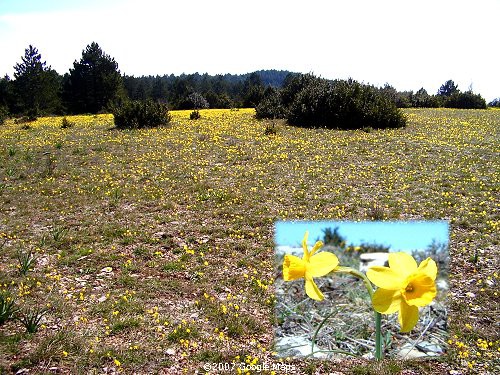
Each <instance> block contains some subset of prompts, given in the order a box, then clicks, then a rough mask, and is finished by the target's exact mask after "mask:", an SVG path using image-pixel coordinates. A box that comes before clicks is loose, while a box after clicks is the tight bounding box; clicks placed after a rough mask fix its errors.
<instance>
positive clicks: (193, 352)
mask: <svg viewBox="0 0 500 375" xmlns="http://www.w3.org/2000/svg"><path fill="white" fill-rule="evenodd" d="M190 112H191V109H188V110H186V111H169V115H171V116H172V121H171V122H170V125H169V126H168V127H157V128H144V129H140V130H133V131H116V130H112V127H113V116H111V115H96V116H94V115H90V116H71V117H69V116H68V119H69V120H70V121H71V122H72V123H73V127H72V128H71V129H70V130H68V129H61V121H62V118H61V117H39V118H38V119H37V120H36V121H34V122H31V123H30V127H31V129H30V130H29V131H21V130H20V129H19V127H20V125H19V124H15V123H14V121H13V120H10V119H9V120H6V121H5V123H4V125H2V126H1V127H0V145H1V147H0V183H1V186H2V188H1V193H0V212H1V214H0V247H1V251H0V285H1V286H0V289H1V290H0V293H1V294H2V295H3V296H4V297H5V298H4V301H6V302H7V303H13V302H12V300H9V301H7V296H11V297H13V298H15V303H13V305H12V308H16V307H19V308H20V309H21V312H20V313H22V312H24V313H25V314H26V313H27V312H29V310H28V308H29V307H30V306H31V308H32V310H31V312H32V314H30V315H29V316H31V317H32V319H28V320H29V321H31V322H32V323H36V324H30V327H35V326H36V328H37V329H36V333H34V334H27V333H26V330H27V327H25V324H23V323H22V322H20V321H19V320H15V319H11V318H9V319H7V320H6V321H5V322H4V324H3V325H1V326H0V346H1V347H2V349H4V348H5V349H4V350H0V368H1V369H2V370H1V371H4V372H6V373H9V372H17V371H18V370H20V369H22V368H27V369H29V371H30V373H41V372H46V371H47V369H48V368H50V367H51V366H57V367H58V369H59V370H58V371H60V372H62V373H92V372H97V373H99V372H102V371H103V368H105V367H107V368H108V369H111V368H114V369H115V371H118V368H119V369H120V370H121V371H123V373H134V372H135V373H155V372H161V371H166V372H170V373H175V374H178V373H183V371H185V372H186V373H194V372H195V371H196V370H198V369H200V368H202V367H203V364H204V363H206V361H208V360H214V361H215V360H223V361H227V362H232V361H236V362H238V363H239V362H245V361H247V360H248V361H249V363H251V362H252V361H255V363H269V364H271V363H276V362H278V360H277V359H276V358H275V357H274V356H273V354H272V353H273V351H274V347H273V338H274V334H273V332H274V330H273V329H274V322H275V321H276V320H280V319H285V318H287V316H285V315H286V314H291V312H290V311H285V313H284V314H283V316H275V308H277V306H276V298H275V295H276V293H277V292H278V286H277V285H275V280H276V279H277V278H278V277H279V274H280V269H277V268H276V264H275V257H274V241H273V224H274V222H275V220H278V219H280V220H367V219H370V218H371V217H381V216H383V219H384V220H437V219H447V220H449V221H450V228H451V230H450V249H449V251H450V253H451V255H452V259H451V264H450V283H449V285H450V296H449V306H450V309H449V312H448V313H449V321H448V328H449V331H450V336H449V339H448V340H449V341H447V345H448V351H447V353H446V354H445V355H444V356H443V357H442V359H441V360H439V361H433V362H429V361H428V360H425V361H409V362H406V361H401V363H399V362H398V365H397V366H395V365H394V362H391V361H387V360H386V361H382V362H381V363H379V364H377V365H376V369H375V370H374V371H378V373H380V374H383V373H391V372H396V373H400V372H402V371H403V372H404V371H406V372H408V371H411V372H414V373H436V374H437V373H439V374H441V373H449V372H450V371H452V370H454V371H458V372H462V373H465V372H466V371H468V369H469V366H473V371H476V372H479V373H481V372H482V373H496V372H497V371H496V369H495V366H497V365H498V363H497V362H495V361H496V358H497V356H498V354H497V353H498V350H499V347H500V340H499V337H498V332H497V329H496V326H495V325H494V324H492V322H493V321H494V319H495V317H496V316H498V315H499V314H500V312H499V311H498V306H496V304H495V303H493V302H494V301H496V299H497V298H498V296H497V293H498V292H497V290H498V282H499V280H498V279H499V275H498V270H497V269H496V264H497V251H496V247H497V246H498V244H499V242H498V239H497V238H496V237H497V236H496V235H495V233H497V232H498V215H497V214H496V212H497V207H496V203H497V202H496V201H497V200H496V199H495V198H496V194H497V181H496V180H495V178H494V177H493V176H495V172H496V170H497V164H498V155H497V153H496V150H497V149H498V147H499V139H500V136H499V134H498V131H499V129H500V112H499V111H496V110H488V111H484V110H454V109H453V110H452V109H443V108H441V109H405V110H404V114H405V115H406V116H407V119H408V120H407V122H408V123H407V126H406V127H404V128H399V129H384V130H374V131H371V132H365V131H363V130H361V129H358V130H347V131H336V130H328V129H308V128H300V127H292V126H289V125H287V124H286V123H285V122H279V131H278V133H277V134H276V135H274V136H269V135H266V134H265V129H266V126H267V125H268V124H269V122H268V120H257V119H256V118H255V111H254V110H251V109H240V110H237V111H236V110H234V111H231V110H213V109H210V110H204V111H203V112H202V113H203V120H202V121H190V120H189V113H190ZM58 141H61V142H62V145H63V146H62V147H61V148H60V149H56V148H55V147H54V145H55V144H56V143H57V142H58ZM48 160H53V161H51V162H50V163H51V165H52V167H50V168H49V169H50V170H51V173H45V170H46V169H47V166H46V165H45V164H46V163H48ZM53 165H56V167H55V168H54V167H53ZM374 202H376V206H375V205H374ZM376 207H380V208H383V211H382V212H377V211H376V210H375V208H376ZM20 248H22V249H31V250H32V252H33V253H34V254H36V256H37V261H36V267H32V268H31V269H30V271H29V272H27V274H26V275H21V273H20V272H18V271H17V265H18V261H17V259H16V254H17V251H18V249H20ZM475 254H477V256H474V255H475ZM471 256H474V259H473V260H474V262H472V261H471ZM342 282H343V283H345V285H344V286H346V285H347V286H349V280H348V279H345V280H344V279H343V280H342ZM332 286H333V285H332ZM321 287H322V288H323V287H324V286H323V285H321ZM327 289H328V288H327ZM328 290H329V293H331V294H332V296H333V295H334V293H335V289H332V288H330V289H328ZM351 292H352V293H351V294H350V295H349V296H348V297H349V298H350V299H351V300H352V301H356V300H357V299H362V298H366V293H363V294H362V293H358V294H357V292H356V290H354V289H352V290H351ZM204 293H206V294H207V297H208V298H207V297H205V295H204ZM212 298H213V299H212ZM195 301H198V304H197V303H196V302H195ZM365 302H366V301H364V302H363V304H364V303H365ZM47 303H49V304H50V306H51V307H50V310H49V311H47V312H45V313H43V317H42V318H40V314H41V311H38V314H35V312H36V308H37V307H38V308H40V309H42V308H46V306H47V305H46V304H47ZM0 306H1V303H0ZM223 306H225V308H226V314H224V307H223ZM236 306H238V307H237V308H236ZM306 307H307V306H305V304H298V305H296V306H295V308H294V310H292V312H293V313H294V314H295V313H299V312H300V313H302V314H303V315H305V316H306V317H307V318H308V319H309V321H310V322H312V323H314V324H316V323H318V321H319V318H318V317H317V316H312V315H310V314H309V313H308V310H307V308H306ZM433 308H434V307H433ZM236 314H238V316H236ZM7 315H9V316H11V315H12V314H10V313H9V314H7V313H6V314H4V316H7ZM16 315H17V314H16ZM471 315H472V316H474V317H475V318H474V319H471V318H470V316H471ZM27 316H28V315H27ZM37 317H38V318H39V319H38V318H37ZM354 318H356V319H359V321H360V322H361V321H362V320H363V319H362V317H361V316H360V317H355V316H354V317H353V319H354ZM332 319H334V318H333V317H332ZM394 319H396V318H395V317H394ZM28 320H26V322H28ZM304 322H305V321H304V320H301V321H300V322H296V323H297V324H302V323H304ZM339 322H340V321H339ZM339 324H340V323H339ZM396 324H397V323H396ZM179 326H180V327H179ZM328 326H329V327H332V326H331V325H330V324H329V325H328ZM359 327H362V325H361V324H360V325H359ZM365 328H366V329H363V330H360V331H359V332H360V336H359V340H363V337H368V336H369V335H370V334H371V333H372V331H371V329H370V327H369V326H366V327H365ZM176 329H178V330H177V332H174V331H175V330H176ZM187 329H188V330H189V332H188V331H186V330H187ZM341 333H342V332H340V330H326V325H325V328H324V330H323V331H322V332H320V334H319V335H320V337H319V338H320V339H321V340H322V341H321V342H322V343H324V344H328V342H330V341H328V340H330V339H331V340H332V341H331V342H332V343H334V344H335V345H337V344H340V343H341V342H342V340H341V339H342V336H341ZM401 340H403V338H402V337H399V336H396V335H395V336H394V337H388V338H386V340H385V342H386V344H387V345H388V346H390V347H391V349H390V350H393V349H392V348H394V347H395V345H396V344H397V343H398V342H401ZM351 344H352V343H351ZM343 345H347V344H346V343H344V344H343ZM352 345H354V344H352ZM361 347H362V345H360V348H361ZM478 353H479V354H478ZM247 356H248V357H247ZM279 362H283V363H288V364H294V365H295V366H296V367H297V371H296V372H297V373H307V372H306V371H308V370H307V369H308V368H309V369H312V368H316V369H317V371H320V372H321V373H328V372H334V371H337V372H338V371H342V372H346V373H352V372H353V371H365V370H366V369H367V368H374V367H373V366H375V365H374V364H373V362H368V361H367V360H365V359H359V358H349V359H345V360H343V362H342V367H341V370H339V363H336V362H328V361H315V360H312V359H311V360H292V361H290V362H287V361H286V360H285V359H283V360H282V361H281V360H279ZM429 363H431V364H432V366H430V365H429ZM118 364H119V366H118ZM355 368H357V369H358V370H354V369H355ZM401 369H402V370H401ZM315 371H316V370H315Z"/></svg>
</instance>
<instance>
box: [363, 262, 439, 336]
mask: <svg viewBox="0 0 500 375" xmlns="http://www.w3.org/2000/svg"><path fill="white" fill-rule="evenodd" d="M436 274H437V266H436V262H434V261H433V260H432V259H431V258H427V259H425V260H424V261H422V262H421V263H420V265H419V266H418V267H417V262H416V261H415V259H413V257H412V256H411V255H409V254H406V253H390V254H389V267H380V266H374V267H370V268H369V269H368V271H367V272H366V276H367V277H368V279H369V280H370V281H371V282H372V283H373V284H375V285H376V286H377V287H378V289H377V290H376V291H375V293H374V294H373V298H372V303H373V308H374V309H375V311H378V312H379V313H382V314H392V313H395V312H396V311H397V312H399V315H398V319H399V325H400V326H401V332H409V331H411V330H412V329H413V327H415V324H417V321H418V308H419V307H422V306H425V305H428V304H429V303H431V302H432V300H433V299H434V297H435V296H436V284H435V280H436Z"/></svg>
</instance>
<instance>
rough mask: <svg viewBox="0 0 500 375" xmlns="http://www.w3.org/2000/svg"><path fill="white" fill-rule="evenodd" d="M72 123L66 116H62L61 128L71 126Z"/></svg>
mask: <svg viewBox="0 0 500 375" xmlns="http://www.w3.org/2000/svg"><path fill="white" fill-rule="evenodd" d="M73 125H74V124H73V123H72V122H71V121H69V120H68V119H67V118H66V117H63V119H62V123H61V129H67V128H71V127H73Z"/></svg>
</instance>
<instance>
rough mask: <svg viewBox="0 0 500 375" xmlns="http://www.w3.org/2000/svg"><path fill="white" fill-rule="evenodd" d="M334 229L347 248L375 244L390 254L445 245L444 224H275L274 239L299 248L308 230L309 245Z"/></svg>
mask: <svg viewBox="0 0 500 375" xmlns="http://www.w3.org/2000/svg"><path fill="white" fill-rule="evenodd" d="M335 227H338V228H339V230H338V233H339V234H340V235H341V236H343V237H344V238H345V239H346V242H347V244H349V245H351V244H352V245H354V246H356V245H360V244H361V243H370V244H372V243H376V244H380V245H385V246H390V251H403V250H422V249H425V248H427V247H428V246H429V244H431V243H432V241H433V240H434V241H436V242H439V243H443V244H448V241H449V238H448V234H449V224H448V222H447V221H444V220H440V221H394V222H387V221H364V222H354V221H353V222H351V221H278V222H276V223H275V228H274V230H275V232H274V240H275V244H276V245H277V246H293V247H294V246H300V244H301V242H302V238H303V237H304V233H305V232H306V231H309V240H308V242H309V244H311V245H312V244H314V242H316V240H318V239H322V238H323V230H324V229H325V228H332V229H333V228H335Z"/></svg>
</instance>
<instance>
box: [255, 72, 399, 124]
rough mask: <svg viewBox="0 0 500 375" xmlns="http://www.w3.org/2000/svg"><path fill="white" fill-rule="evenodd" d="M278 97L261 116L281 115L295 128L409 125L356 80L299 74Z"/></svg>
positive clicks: (375, 91)
mask: <svg viewBox="0 0 500 375" xmlns="http://www.w3.org/2000/svg"><path fill="white" fill-rule="evenodd" d="M277 97H278V96H277V95H275V96H274V97H270V98H269V100H268V101H269V103H268V104H266V105H264V104H265V103H266V101H263V105H262V108H258V109H257V117H260V118H264V117H265V118H276V117H275V116H276V112H280V114H282V115H283V117H285V118H286V119H287V120H288V122H289V123H290V124H292V125H297V126H303V127H326V128H338V129H357V128H364V127H372V128H399V127H403V126H405V125H406V118H405V116H404V115H403V113H402V112H401V111H400V110H399V109H398V108H397V107H396V105H395V104H394V103H393V102H392V101H391V100H390V99H389V98H388V97H386V96H385V95H383V94H382V93H381V92H380V90H378V89H376V88H375V87H373V86H368V85H365V84H361V83H359V82H356V81H354V80H352V79H349V80H335V81H330V80H326V79H323V78H319V77H315V76H313V75H311V74H305V75H297V76H295V77H293V78H291V79H290V80H289V81H288V82H287V83H286V85H285V87H284V88H283V90H282V91H281V93H280V95H279V97H278V98H279V101H278V99H277ZM280 106H281V107H282V108H283V109H279V108H280ZM273 108H276V110H275V111H273Z"/></svg>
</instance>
